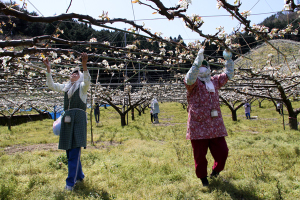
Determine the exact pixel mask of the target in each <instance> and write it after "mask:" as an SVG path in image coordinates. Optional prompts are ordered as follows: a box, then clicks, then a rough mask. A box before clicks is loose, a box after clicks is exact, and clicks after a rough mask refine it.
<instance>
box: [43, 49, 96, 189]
mask: <svg viewBox="0 0 300 200" xmlns="http://www.w3.org/2000/svg"><path fill="white" fill-rule="evenodd" d="M81 58H82V67H83V73H81V72H80V68H79V67H76V68H75V69H74V70H73V71H72V73H71V75H70V81H69V82H67V83H66V84H60V83H54V82H53V79H52V76H51V70H50V69H51V65H50V62H49V61H48V59H47V58H46V59H45V60H43V63H44V64H45V66H46V67H47V73H46V77H47V81H46V84H47V86H48V88H49V89H52V90H54V91H57V92H63V93H64V110H65V113H64V115H63V117H62V121H61V130H60V135H59V145H58V148H59V149H63V150H66V153H67V158H68V177H67V179H66V186H65V189H66V190H73V188H74V185H75V183H76V182H77V181H82V180H83V179H84V174H83V172H82V167H81V161H80V155H81V147H84V148H86V140H87V116H86V112H85V111H86V100H87V91H88V89H89V87H90V79H91V77H90V74H89V72H88V70H87V65H86V63H87V60H88V56H87V54H86V53H82V55H81Z"/></svg>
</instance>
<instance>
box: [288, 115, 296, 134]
mask: <svg viewBox="0 0 300 200" xmlns="http://www.w3.org/2000/svg"><path fill="white" fill-rule="evenodd" d="M289 124H290V128H291V129H293V130H298V121H297V115H296V114H295V113H293V114H289Z"/></svg>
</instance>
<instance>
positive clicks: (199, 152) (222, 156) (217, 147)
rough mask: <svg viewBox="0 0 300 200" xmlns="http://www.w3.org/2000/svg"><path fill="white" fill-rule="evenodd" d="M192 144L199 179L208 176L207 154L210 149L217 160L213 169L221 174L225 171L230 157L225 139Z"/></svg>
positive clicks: (196, 141)
mask: <svg viewBox="0 0 300 200" xmlns="http://www.w3.org/2000/svg"><path fill="white" fill-rule="evenodd" d="M191 143H192V147H193V152H194V160H195V168H196V175H197V177H198V178H204V177H206V176H207V160H206V154H207V149H208V148H209V150H210V152H211V154H212V156H213V158H214V160H215V161H214V165H213V167H212V169H213V170H214V171H216V172H221V171H222V170H223V169H224V167H225V163H226V159H227V157H228V147H227V143H226V140H225V138H224V137H218V138H212V139H201V140H191Z"/></svg>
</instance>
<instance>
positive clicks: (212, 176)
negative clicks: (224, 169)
mask: <svg viewBox="0 0 300 200" xmlns="http://www.w3.org/2000/svg"><path fill="white" fill-rule="evenodd" d="M219 174H220V172H216V171H214V170H213V171H212V173H211V174H210V178H217V177H218V176H219Z"/></svg>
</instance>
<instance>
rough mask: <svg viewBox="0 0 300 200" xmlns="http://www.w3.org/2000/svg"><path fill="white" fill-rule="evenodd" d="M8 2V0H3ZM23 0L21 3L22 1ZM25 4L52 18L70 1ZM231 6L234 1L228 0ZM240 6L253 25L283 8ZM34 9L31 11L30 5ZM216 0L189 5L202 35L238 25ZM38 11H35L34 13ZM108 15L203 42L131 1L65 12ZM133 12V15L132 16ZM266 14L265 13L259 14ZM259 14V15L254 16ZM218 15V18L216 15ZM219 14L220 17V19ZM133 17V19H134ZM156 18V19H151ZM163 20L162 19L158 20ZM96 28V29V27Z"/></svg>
mask: <svg viewBox="0 0 300 200" xmlns="http://www.w3.org/2000/svg"><path fill="white" fill-rule="evenodd" d="M5 1H8V0H5ZM23 1H24V0H23ZM25 1H26V2H27V9H28V10H29V11H36V12H37V13H39V12H41V13H42V14H43V15H44V16H53V15H55V14H56V15H58V14H62V13H65V12H66V9H67V8H68V6H69V3H70V0H25ZM141 1H142V2H144V3H147V4H150V3H151V2H149V1H146V0H141ZM16 2H17V3H18V4H20V5H21V4H22V1H20V0H16ZM162 2H163V4H164V5H165V6H166V7H171V6H175V5H176V4H177V3H178V0H162ZM227 2H229V3H232V4H233V2H234V0H228V1H227ZM241 2H242V6H241V7H240V11H245V10H250V9H251V8H252V10H251V14H252V15H251V16H250V17H249V18H248V19H250V20H251V25H252V24H253V23H256V24H258V23H260V22H262V21H263V20H264V19H265V18H266V17H268V16H271V15H272V14H274V13H271V12H278V11H281V10H282V9H283V6H284V1H283V0H241ZM32 4H33V5H34V6H35V8H34V7H33V6H32ZM216 5H217V1H216V0H193V1H192V5H191V6H190V7H189V9H188V11H187V13H186V14H187V15H191V14H198V15H200V16H202V17H203V20H204V24H203V26H202V27H201V29H202V31H203V33H204V34H215V33H216V32H217V31H216V28H217V27H219V26H223V27H225V31H226V32H227V33H231V31H232V28H233V27H236V26H238V25H239V23H238V22H237V20H235V19H233V20H232V18H231V17H229V16H224V15H229V14H228V13H227V12H226V11H225V10H224V9H223V8H220V9H219V10H218V9H217V7H216ZM37 9H38V11H37ZM103 11H105V12H108V16H109V17H110V18H126V19H128V20H134V19H135V20H137V21H136V23H137V24H140V25H142V24H143V22H144V23H145V27H146V28H151V32H153V33H154V32H162V33H163V35H162V37H169V36H171V37H173V38H174V37H178V35H181V36H182V38H183V39H184V40H185V42H186V43H187V42H189V41H191V42H194V41H195V40H197V39H200V40H203V38H201V37H200V36H199V35H198V34H197V33H194V32H192V31H191V30H190V29H188V28H186V27H185V25H184V23H183V21H182V20H180V19H175V20H173V21H169V20H168V19H165V17H164V16H161V15H159V14H152V13H153V12H154V10H152V9H151V8H149V7H147V6H144V5H139V4H131V0H73V2H72V5H71V7H70V9H69V12H68V13H71V12H74V13H78V14H84V15H90V16H92V17H94V18H96V19H99V18H98V16H99V15H101V14H102V12H103ZM133 12H134V15H133ZM262 13H269V14H262ZM255 14H260V15H255ZM220 15H221V16H220ZM222 15H223V16H222ZM134 16H135V17H134ZM155 18H159V19H157V20H151V19H155ZM161 18H164V19H161ZM107 25H109V26H112V27H117V28H120V29H124V28H129V27H130V26H128V25H126V24H124V23H114V24H107ZM96 29H99V28H96Z"/></svg>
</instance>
